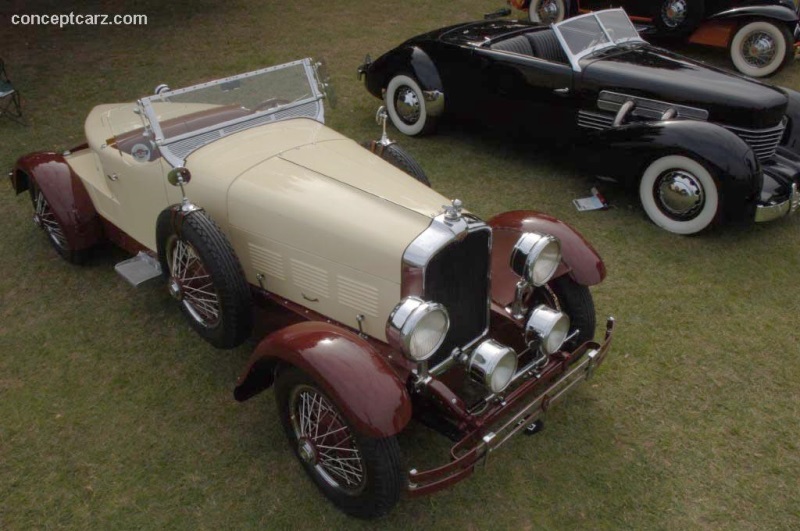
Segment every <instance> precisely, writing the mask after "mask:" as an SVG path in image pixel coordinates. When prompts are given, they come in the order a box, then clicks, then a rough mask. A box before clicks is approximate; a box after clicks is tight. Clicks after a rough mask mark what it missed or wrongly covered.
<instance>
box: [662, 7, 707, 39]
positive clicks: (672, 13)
mask: <svg viewBox="0 0 800 531" xmlns="http://www.w3.org/2000/svg"><path fill="white" fill-rule="evenodd" d="M705 9H706V6H705V1H704V0H658V1H656V2H654V11H653V13H652V17H653V24H654V25H655V27H656V29H657V30H658V32H659V33H660V34H661V35H664V36H672V37H678V36H686V35H689V34H691V33H692V32H693V31H694V30H696V29H697V27H698V26H699V25H700V23H701V22H702V21H703V17H704V16H705Z"/></svg>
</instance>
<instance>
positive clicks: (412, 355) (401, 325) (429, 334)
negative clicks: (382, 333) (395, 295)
mask: <svg viewBox="0 0 800 531" xmlns="http://www.w3.org/2000/svg"><path fill="white" fill-rule="evenodd" d="M449 328H450V318H449V316H448V315H447V309H446V308H445V307H444V306H442V305H441V304H438V303H436V302H427V301H423V300H422V299H419V298H417V297H406V298H405V299H403V300H402V301H401V302H400V304H398V305H397V306H395V308H394V310H392V313H391V315H389V320H388V321H387V323H386V338H387V340H388V341H389V344H390V345H392V346H393V347H395V348H396V349H398V350H400V351H401V352H402V353H403V354H404V355H405V356H406V357H407V358H409V359H411V360H412V361H425V360H426V359H428V358H430V357H431V356H433V354H434V353H435V352H436V351H437V350H438V349H439V347H441V346H442V343H443V342H444V338H445V336H446V335H447V331H448V329H449Z"/></svg>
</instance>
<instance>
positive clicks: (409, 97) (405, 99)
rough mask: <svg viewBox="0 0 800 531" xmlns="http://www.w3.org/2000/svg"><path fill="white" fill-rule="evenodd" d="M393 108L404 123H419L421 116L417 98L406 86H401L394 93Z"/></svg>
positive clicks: (411, 89) (412, 90) (414, 92)
mask: <svg viewBox="0 0 800 531" xmlns="http://www.w3.org/2000/svg"><path fill="white" fill-rule="evenodd" d="M394 108H395V110H396V111H397V116H399V117H400V119H401V120H402V121H403V122H404V123H406V124H408V125H414V124H415V123H417V122H418V121H419V117H420V114H421V110H420V101H419V96H418V95H417V92H416V91H415V90H414V89H413V88H411V87H409V86H408V85H403V86H401V87H400V88H398V89H397V90H396V91H395V95H394Z"/></svg>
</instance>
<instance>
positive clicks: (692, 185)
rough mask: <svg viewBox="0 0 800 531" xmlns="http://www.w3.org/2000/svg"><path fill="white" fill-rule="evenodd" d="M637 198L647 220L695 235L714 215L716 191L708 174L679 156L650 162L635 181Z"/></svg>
mask: <svg viewBox="0 0 800 531" xmlns="http://www.w3.org/2000/svg"><path fill="white" fill-rule="evenodd" d="M639 198H640V199H641V201H642V207H643V208H644V211H645V212H646V213H647V215H648V216H649V217H650V219H651V220H652V221H653V223H655V224H656V225H658V226H659V227H661V228H662V229H665V230H667V231H669V232H672V233H675V234H696V233H698V232H701V231H702V230H704V229H706V228H708V227H709V226H710V225H711V224H712V223H713V222H714V221H715V220H716V218H717V212H718V211H719V204H720V201H719V191H718V189H717V183H716V181H715V180H714V177H713V176H712V175H711V173H710V172H709V171H708V170H707V169H706V168H705V166H703V165H702V164H700V163H699V162H697V161H695V160H693V159H690V158H688V157H684V156H681V155H668V156H665V157H661V158H659V159H656V160H655V161H653V162H652V163H651V164H650V166H648V167H647V169H646V170H645V172H644V174H643V175H642V180H641V181H640V183H639Z"/></svg>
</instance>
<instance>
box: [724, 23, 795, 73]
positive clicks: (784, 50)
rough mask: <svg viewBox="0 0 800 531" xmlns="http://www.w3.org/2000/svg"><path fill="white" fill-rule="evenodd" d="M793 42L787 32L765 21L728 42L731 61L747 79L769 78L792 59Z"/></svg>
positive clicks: (739, 30) (746, 25) (751, 24)
mask: <svg viewBox="0 0 800 531" xmlns="http://www.w3.org/2000/svg"><path fill="white" fill-rule="evenodd" d="M793 42H794V39H793V37H792V35H791V33H790V32H789V29H788V28H786V27H785V26H783V25H780V26H779V25H776V24H774V23H772V22H768V21H766V20H757V21H755V22H750V23H749V24H745V25H743V26H742V27H741V28H739V29H738V30H737V31H736V34H735V35H734V36H733V39H731V43H730V49H729V51H730V54H731V61H732V62H733V66H735V67H736V69H737V70H738V71H739V72H741V73H742V74H745V75H747V76H751V77H765V76H770V75H772V74H774V73H776V72H777V71H778V70H780V69H781V68H782V67H783V66H784V65H785V64H786V63H788V62H789V60H790V59H792V58H793V57H794V46H793Z"/></svg>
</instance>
